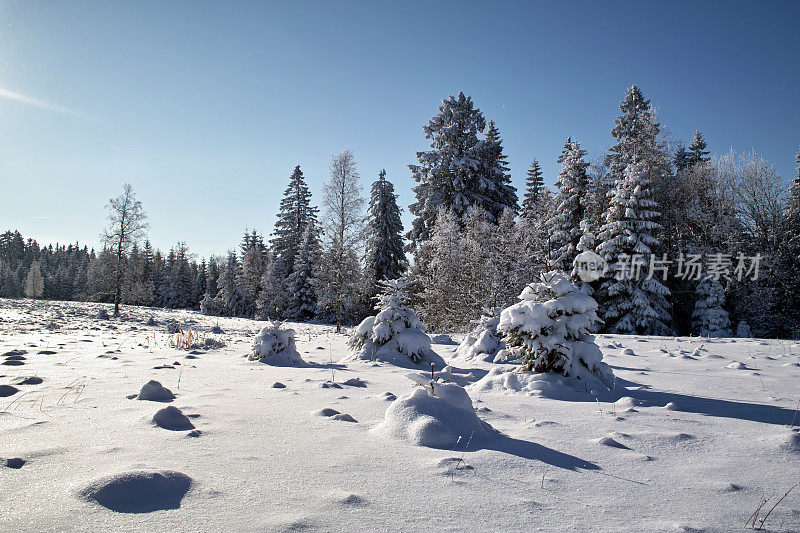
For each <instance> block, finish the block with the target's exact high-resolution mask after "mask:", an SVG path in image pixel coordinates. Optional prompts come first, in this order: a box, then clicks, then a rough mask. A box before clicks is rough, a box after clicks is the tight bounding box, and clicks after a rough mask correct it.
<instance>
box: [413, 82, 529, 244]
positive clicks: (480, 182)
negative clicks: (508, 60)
mask: <svg viewBox="0 0 800 533" xmlns="http://www.w3.org/2000/svg"><path fill="white" fill-rule="evenodd" d="M485 127H486V120H485V119H484V117H483V114H482V113H481V112H480V110H479V109H477V108H475V107H474V105H473V103H472V99H471V98H470V97H469V96H465V95H464V93H461V92H460V93H458V95H457V96H449V97H448V98H446V99H445V100H443V101H442V105H441V106H439V112H438V113H437V114H436V115H435V116H434V117H433V118H431V119H430V121H429V122H428V125H427V126H423V128H422V129H423V131H424V132H425V137H426V138H427V139H430V140H431V148H432V149H431V150H428V151H424V152H417V161H418V162H419V164H417V165H409V169H411V172H412V176H413V178H414V181H416V182H417V185H416V186H415V187H414V194H415V196H416V199H417V200H416V202H414V203H413V204H412V205H411V206H410V207H409V211H410V212H411V214H412V215H414V216H415V219H414V221H413V223H412V227H411V230H410V231H409V232H408V235H407V236H408V238H409V239H410V240H411V246H412V247H413V248H416V247H417V246H418V245H419V244H420V243H422V242H424V241H426V240H428V239H429V238H430V237H431V235H432V227H433V224H434V222H435V220H436V217H437V215H438V214H439V211H440V210H442V209H444V210H449V211H451V212H452V213H453V214H454V215H455V216H456V217H457V218H458V219H459V220H460V219H461V218H462V217H463V216H465V215H466V214H467V211H468V210H469V209H470V208H471V207H478V208H481V209H484V210H485V211H487V212H488V213H489V214H490V215H491V216H492V217H494V219H497V217H499V216H500V214H501V213H502V212H503V210H504V209H506V208H507V207H511V208H516V193H515V192H514V191H513V188H511V186H510V185H509V184H508V183H507V182H506V175H505V174H504V172H503V171H502V169H501V168H500V167H501V166H502V164H498V159H497V157H498V156H499V155H501V154H502V150H500V151H499V152H498V145H497V144H494V145H492V143H491V142H488V143H487V141H486V140H485V139H483V140H482V139H479V138H478V134H479V133H482V132H483V130H484V128H485ZM492 161H494V164H493V163H492Z"/></svg>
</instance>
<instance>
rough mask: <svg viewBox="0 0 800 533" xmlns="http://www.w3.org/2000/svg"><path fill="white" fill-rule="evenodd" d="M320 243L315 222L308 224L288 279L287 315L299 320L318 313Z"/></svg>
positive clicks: (308, 318)
mask: <svg viewBox="0 0 800 533" xmlns="http://www.w3.org/2000/svg"><path fill="white" fill-rule="evenodd" d="M320 256H321V252H320V244H319V239H318V237H317V229H316V227H315V225H314V223H313V222H309V223H308V224H306V231H305V233H304V234H303V240H302V241H301V242H300V248H299V249H298V250H297V257H295V258H294V272H292V273H291V275H290V276H289V279H288V280H287V283H288V287H289V302H288V306H287V309H286V316H287V317H289V318H295V319H298V320H310V319H312V318H314V316H315V315H316V313H317V272H318V271H319V268H320Z"/></svg>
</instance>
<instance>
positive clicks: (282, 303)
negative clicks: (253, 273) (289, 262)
mask: <svg viewBox="0 0 800 533" xmlns="http://www.w3.org/2000/svg"><path fill="white" fill-rule="evenodd" d="M287 286H288V278H287V277H286V276H285V271H284V265H283V263H281V262H278V261H276V260H275V259H274V258H272V257H270V258H269V260H268V262H267V265H266V268H265V270H264V275H263V276H262V277H261V292H260V293H259V294H258V298H257V299H256V316H257V317H258V318H262V319H263V318H269V319H277V320H280V319H282V318H284V316H285V313H286V306H287V304H288V299H289V293H288V291H287Z"/></svg>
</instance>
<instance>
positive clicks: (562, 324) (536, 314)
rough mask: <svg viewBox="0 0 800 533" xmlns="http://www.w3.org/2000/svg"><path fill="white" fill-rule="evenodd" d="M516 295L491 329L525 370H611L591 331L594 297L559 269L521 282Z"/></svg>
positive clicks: (605, 376) (600, 374)
mask: <svg viewBox="0 0 800 533" xmlns="http://www.w3.org/2000/svg"><path fill="white" fill-rule="evenodd" d="M519 299H520V301H519V302H518V303H516V304H514V305H512V306H510V307H508V308H506V309H504V310H503V311H502V313H501V314H500V322H499V324H498V326H497V331H498V332H499V333H500V334H502V337H503V342H505V344H506V348H507V349H508V350H509V351H510V352H511V354H513V357H514V358H515V359H519V360H520V361H521V363H522V364H521V366H520V370H522V371H526V372H554V373H557V374H563V375H564V376H566V377H568V378H571V379H575V380H591V379H592V378H599V379H600V380H601V381H602V382H604V383H605V384H606V385H609V384H610V381H611V380H612V379H613V374H612V372H611V369H610V368H609V366H608V365H607V364H605V363H603V362H602V359H603V354H602V353H601V352H600V348H599V347H598V346H597V344H595V342H594V337H593V336H592V335H591V334H592V332H593V331H594V329H595V327H596V326H597V324H598V323H599V322H600V320H599V319H598V317H597V313H596V310H597V302H595V301H594V300H593V299H592V298H591V296H589V295H587V294H585V293H583V292H582V291H580V290H578V287H576V286H575V285H574V284H572V283H571V282H570V280H569V278H568V277H567V276H566V274H564V273H563V272H561V271H551V272H548V273H546V274H542V275H541V277H540V280H539V281H538V282H534V283H531V284H529V285H528V286H526V287H525V289H524V290H523V291H522V293H521V294H520V295H519Z"/></svg>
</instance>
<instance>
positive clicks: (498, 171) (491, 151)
mask: <svg viewBox="0 0 800 533" xmlns="http://www.w3.org/2000/svg"><path fill="white" fill-rule="evenodd" d="M484 147H485V148H484V150H485V152H486V155H485V156H484V166H485V168H486V179H487V180H488V181H489V182H490V183H491V184H492V187H491V188H490V189H489V190H490V194H491V196H493V200H494V202H495V203H496V204H498V208H497V209H499V211H498V212H492V211H490V213H492V215H493V216H494V217H495V218H499V215H502V213H503V211H505V210H506V209H511V210H512V211H513V212H514V213H516V212H517V210H518V208H519V206H518V203H517V201H518V199H517V189H516V188H515V187H514V186H513V185H511V174H510V170H511V169H510V168H509V167H508V157H506V155H505V154H504V153H503V139H502V138H501V137H500V131H499V130H498V129H497V126H496V125H495V123H494V120H490V121H489V122H488V125H487V126H486V139H485V140H484ZM484 209H485V208H484Z"/></svg>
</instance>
